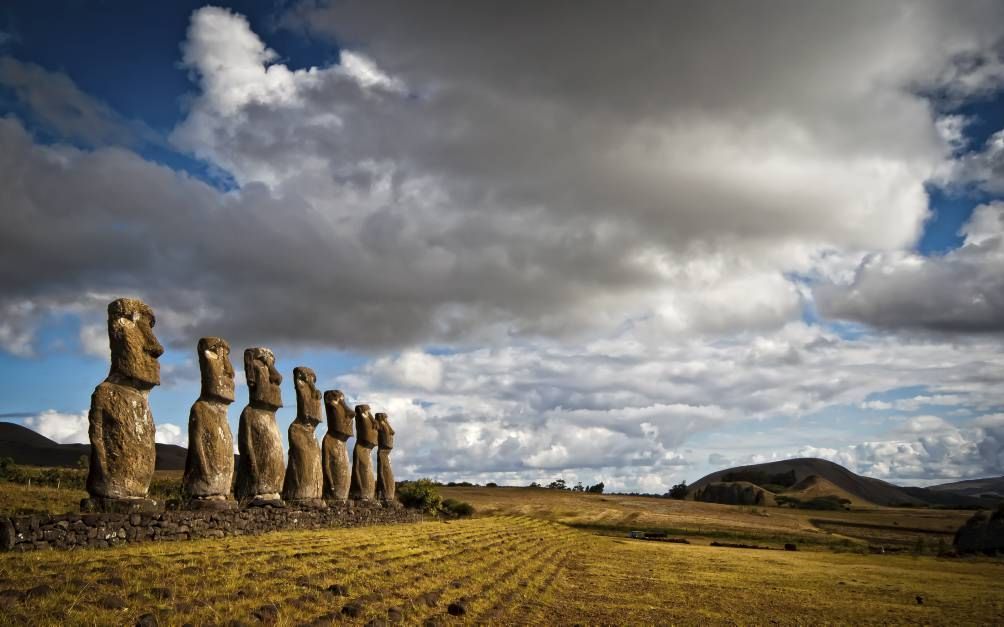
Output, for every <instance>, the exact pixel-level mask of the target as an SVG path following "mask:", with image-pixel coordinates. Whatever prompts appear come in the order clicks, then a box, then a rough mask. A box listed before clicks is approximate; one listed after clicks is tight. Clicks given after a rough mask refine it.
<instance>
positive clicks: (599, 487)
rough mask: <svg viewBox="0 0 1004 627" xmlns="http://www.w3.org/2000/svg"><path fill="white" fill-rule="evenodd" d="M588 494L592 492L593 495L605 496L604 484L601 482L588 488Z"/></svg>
mask: <svg viewBox="0 0 1004 627" xmlns="http://www.w3.org/2000/svg"><path fill="white" fill-rule="evenodd" d="M586 492H592V493H593V494H603V482H602V481H600V482H599V483H597V484H596V485H591V486H589V487H588V488H586Z"/></svg>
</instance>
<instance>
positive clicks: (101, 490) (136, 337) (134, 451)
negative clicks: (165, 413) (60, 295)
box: [80, 298, 164, 511]
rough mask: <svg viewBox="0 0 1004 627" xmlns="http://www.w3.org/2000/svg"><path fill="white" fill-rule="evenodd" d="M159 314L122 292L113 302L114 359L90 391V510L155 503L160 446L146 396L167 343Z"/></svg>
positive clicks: (110, 322) (157, 375) (87, 501)
mask: <svg viewBox="0 0 1004 627" xmlns="http://www.w3.org/2000/svg"><path fill="white" fill-rule="evenodd" d="M155 322H156V319H155V318H154V315H153V310H152V309H150V307H149V305H147V304H146V303H144V302H143V301H141V300H137V299H135V298H120V299H118V300H116V301H113V302H112V303H110V304H109V305H108V339H109V343H110V345H111V353H112V358H111V359H112V363H111V369H110V371H109V373H108V377H107V378H106V379H105V380H104V381H103V382H101V384H99V385H98V387H97V388H95V389H94V394H92V395H91V411H90V413H89V414H88V416H87V420H88V423H89V428H88V435H89V436H90V440H91V463H90V470H89V471H88V473H87V492H88V494H90V498H89V499H84V500H83V501H82V502H81V503H80V506H81V509H83V510H85V511H131V510H138V509H152V508H153V507H154V506H156V503H155V502H154V501H151V500H150V499H148V498H147V490H148V489H149V488H150V480H151V479H153V470H154V465H155V464H156V461H157V449H156V445H155V443H154V424H153V415H152V414H151V413H150V405H149V403H148V402H147V397H148V396H149V395H150V390H151V389H152V388H153V387H154V386H155V385H160V364H159V363H157V358H158V357H160V356H161V355H162V354H163V353H164V347H163V346H161V345H160V342H158V341H157V338H156V336H154V334H153V326H154V324H155Z"/></svg>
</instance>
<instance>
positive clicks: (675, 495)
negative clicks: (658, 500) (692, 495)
mask: <svg viewBox="0 0 1004 627" xmlns="http://www.w3.org/2000/svg"><path fill="white" fill-rule="evenodd" d="M666 496H668V497H669V498H671V499H676V500H678V501H682V500H683V499H685V498H687V482H686V480H684V481H681V482H680V483H678V484H676V485H675V486H673V487H672V488H670V490H669V492H667V493H666Z"/></svg>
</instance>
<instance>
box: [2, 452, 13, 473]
mask: <svg viewBox="0 0 1004 627" xmlns="http://www.w3.org/2000/svg"><path fill="white" fill-rule="evenodd" d="M13 468H14V458H13V457H0V477H2V478H6V477H7V475H9V474H10V471H11V469H13Z"/></svg>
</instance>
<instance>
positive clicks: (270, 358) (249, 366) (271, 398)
mask: <svg viewBox="0 0 1004 627" xmlns="http://www.w3.org/2000/svg"><path fill="white" fill-rule="evenodd" d="M244 375H245V377H246V378H247V383H248V394H249V396H250V397H251V404H252V405H258V406H262V407H265V408H266V409H272V410H276V409H279V408H280V407H282V389H281V388H280V387H279V386H280V385H281V384H282V375H281V374H279V371H278V370H276V369H275V355H274V354H273V353H272V351H270V350H269V349H267V348H249V349H246V350H245V351H244Z"/></svg>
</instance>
